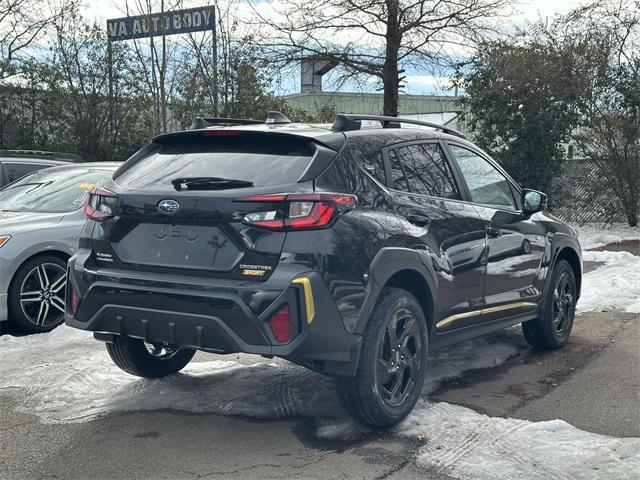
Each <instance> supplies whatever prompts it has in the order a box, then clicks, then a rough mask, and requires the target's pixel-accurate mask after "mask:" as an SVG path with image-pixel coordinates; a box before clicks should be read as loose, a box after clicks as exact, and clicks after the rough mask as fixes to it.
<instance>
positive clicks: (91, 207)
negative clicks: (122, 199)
mask: <svg viewBox="0 0 640 480" xmlns="http://www.w3.org/2000/svg"><path fill="white" fill-rule="evenodd" d="M117 204H118V195H116V194H115V193H113V192H110V191H109V190H105V189H104V188H94V189H93V190H91V192H89V195H88V196H87V199H86V200H85V202H84V213H85V214H86V215H87V217H89V218H90V219H91V220H95V221H96V222H104V221H105V220H108V219H110V218H112V217H113V216H114V215H115V212H116V206H117Z"/></svg>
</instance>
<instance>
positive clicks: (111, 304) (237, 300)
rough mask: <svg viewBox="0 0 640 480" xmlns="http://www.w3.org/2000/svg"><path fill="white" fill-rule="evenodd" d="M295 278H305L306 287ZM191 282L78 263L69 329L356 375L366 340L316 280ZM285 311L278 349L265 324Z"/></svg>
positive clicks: (290, 275) (292, 275) (288, 275)
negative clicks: (287, 333)
mask: <svg viewBox="0 0 640 480" xmlns="http://www.w3.org/2000/svg"><path fill="white" fill-rule="evenodd" d="M296 278H308V279H309V282H308V284H307V287H306V288H305V284H304V283H306V282H300V283H299V282H294V281H293V280H294V279H296ZM190 282H193V279H189V278H186V277H185V278H176V277H174V276H171V277H170V276H160V275H150V274H147V273H145V274H136V273H133V272H118V271H114V270H106V269H105V270H103V271H101V270H97V271H91V270H88V269H85V268H84V267H83V266H82V265H81V263H79V261H78V258H76V257H74V258H73V259H72V260H71V261H70V262H69V284H68V285H69V287H68V289H67V292H68V293H67V294H68V295H70V288H73V289H75V290H76V292H77V293H78V294H79V296H80V304H79V307H78V311H77V313H76V315H75V317H72V316H71V315H70V313H69V312H67V314H66V315H65V321H66V323H67V324H68V325H70V326H72V327H75V328H80V329H82V330H88V331H93V332H95V336H96V338H98V339H100V340H103V341H110V340H112V339H113V335H122V336H127V337H133V338H139V339H143V340H146V341H154V342H166V343H168V344H171V345H175V346H178V347H185V348H194V349H198V350H204V351H210V352H219V353H233V352H243V353H252V354H261V355H269V356H271V355H273V356H279V357H283V358H287V359H289V360H291V361H294V362H297V363H300V364H303V365H306V366H309V367H311V368H314V369H316V370H319V371H322V372H323V373H327V374H337V375H340V374H344V375H350V374H353V373H354V372H355V369H356V367H357V361H358V357H359V353H360V344H361V337H360V336H358V335H354V334H351V333H349V332H347V330H346V329H345V328H344V324H343V323H342V318H341V316H340V313H339V312H338V309H337V307H336V305H335V302H334V301H333V299H332V298H331V296H330V294H329V292H328V290H327V288H326V285H325V284H324V282H323V280H322V278H321V277H320V276H319V275H318V274H317V273H313V272H304V273H300V272H284V271H283V272H278V269H276V271H275V272H274V273H273V275H272V276H271V277H270V278H269V280H267V281H266V282H263V283H256V282H231V281H218V282H217V283H216V282H213V281H211V282H209V283H205V282H203V281H202V279H198V283H197V284H194V283H190ZM309 287H310V288H309ZM309 295H312V299H311V301H312V302H313V306H314V309H313V316H312V318H309V308H308V297H309ZM67 304H69V302H68V301H67ZM285 304H287V305H288V306H289V311H290V317H291V323H292V339H291V341H290V342H288V343H285V344H279V343H278V342H277V341H276V340H275V337H274V336H273V334H272V332H271V329H270V328H269V324H268V320H269V319H270V318H271V316H272V315H273V314H274V313H275V312H276V311H277V310H278V309H280V308H281V307H282V306H283V305H285Z"/></svg>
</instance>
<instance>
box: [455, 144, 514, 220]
mask: <svg viewBox="0 0 640 480" xmlns="http://www.w3.org/2000/svg"><path fill="white" fill-rule="evenodd" d="M449 149H450V150H451V153H452V155H453V156H454V158H455V159H456V160H457V161H458V164H459V165H460V170H462V176H463V177H464V179H465V180H466V181H467V185H468V187H469V193H470V194H471V200H472V201H473V202H475V203H481V204H483V205H491V206H494V207H500V208H510V209H515V208H516V204H515V202H514V200H513V193H512V192H511V184H510V183H509V181H508V180H507V179H506V178H505V177H504V175H502V174H501V173H500V172H499V171H498V170H496V168H495V167H494V166H493V165H491V164H490V163H489V162H487V161H486V160H485V159H484V158H482V157H481V156H480V155H477V154H476V153H474V152H472V151H471V150H468V149H466V148H462V147H458V146H457V145H449Z"/></svg>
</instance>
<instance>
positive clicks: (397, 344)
mask: <svg viewBox="0 0 640 480" xmlns="http://www.w3.org/2000/svg"><path fill="white" fill-rule="evenodd" d="M423 348H424V343H423V341H422V337H421V333H420V327H419V325H418V320H417V319H416V318H415V316H414V315H413V313H411V311H410V310H408V309H405V308H401V309H398V310H397V311H396V312H394V314H392V315H390V316H389V318H388V319H387V322H386V324H385V327H384V332H383V334H382V335H381V338H380V341H379V344H378V358H377V362H376V386H377V390H378V392H379V393H380V395H381V397H382V400H383V401H384V402H385V403H386V404H388V405H389V406H391V407H399V406H401V405H402V404H403V403H404V401H405V400H406V399H407V397H408V396H409V395H411V393H412V392H413V390H414V388H415V385H416V382H417V380H418V376H419V371H420V368H421V366H422V365H421V363H422V357H423V355H422V353H423V352H422V350H423Z"/></svg>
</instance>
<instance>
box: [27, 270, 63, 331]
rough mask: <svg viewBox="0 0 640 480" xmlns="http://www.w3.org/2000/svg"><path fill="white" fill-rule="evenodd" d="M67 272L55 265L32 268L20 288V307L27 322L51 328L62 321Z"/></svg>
mask: <svg viewBox="0 0 640 480" xmlns="http://www.w3.org/2000/svg"><path fill="white" fill-rule="evenodd" d="M66 287H67V272H66V270H65V269H64V267H62V266H60V265H57V264H55V263H41V264H39V265H37V266H36V267H35V268H33V269H32V270H31V271H30V272H29V273H28V274H27V276H26V277H25V278H24V280H23V282H22V285H21V286H20V307H21V310H22V314H23V315H24V316H25V318H26V319H27V320H29V322H31V323H32V324H34V325H36V326H38V327H43V328H46V327H51V326H54V325H57V324H58V323H60V322H62V320H63V319H64V307H65V300H64V298H65V292H66Z"/></svg>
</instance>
